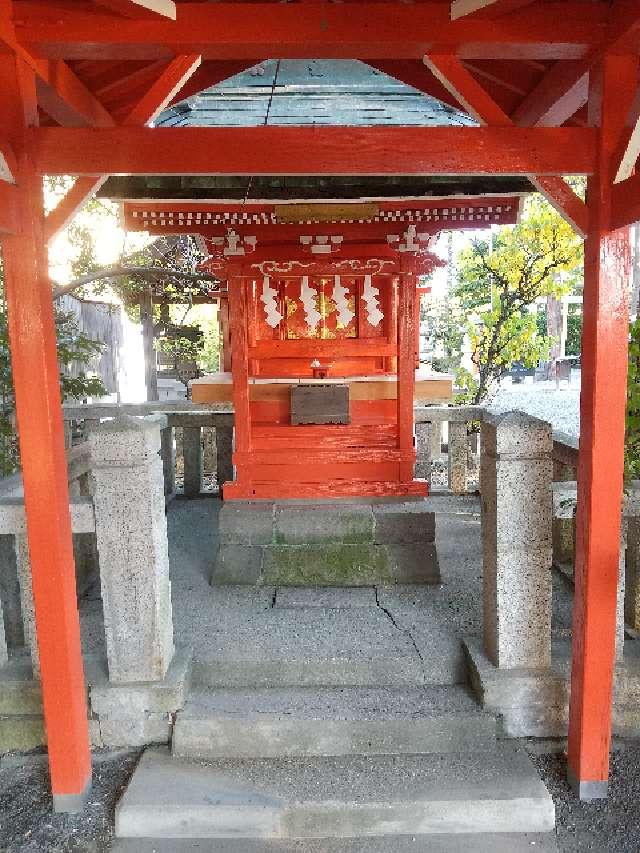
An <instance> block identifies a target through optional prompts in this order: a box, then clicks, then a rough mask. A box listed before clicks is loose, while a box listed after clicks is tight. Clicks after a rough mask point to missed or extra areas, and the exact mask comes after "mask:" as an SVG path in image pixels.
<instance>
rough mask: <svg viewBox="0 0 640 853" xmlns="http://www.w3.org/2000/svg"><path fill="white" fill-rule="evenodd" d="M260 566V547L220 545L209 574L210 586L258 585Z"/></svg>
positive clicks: (261, 548) (261, 557)
mask: <svg viewBox="0 0 640 853" xmlns="http://www.w3.org/2000/svg"><path fill="white" fill-rule="evenodd" d="M262 564H263V547H262V546H261V545H233V544H226V545H225V544H223V545H220V547H219V548H218V554H217V556H216V561H215V563H214V566H213V571H212V573H211V585H212V586H225V585H227V584H256V583H259V582H260V580H261V578H262Z"/></svg>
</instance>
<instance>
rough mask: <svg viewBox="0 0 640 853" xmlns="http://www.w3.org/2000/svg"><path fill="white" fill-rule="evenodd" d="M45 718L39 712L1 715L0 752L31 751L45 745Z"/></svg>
mask: <svg viewBox="0 0 640 853" xmlns="http://www.w3.org/2000/svg"><path fill="white" fill-rule="evenodd" d="M46 742H47V736H46V733H45V728H44V718H43V717H42V716H40V715H37V714H11V715H6V716H5V715H0V753H5V752H16V751H18V752H29V750H31V749H36V747H38V746H44V745H45V744H46Z"/></svg>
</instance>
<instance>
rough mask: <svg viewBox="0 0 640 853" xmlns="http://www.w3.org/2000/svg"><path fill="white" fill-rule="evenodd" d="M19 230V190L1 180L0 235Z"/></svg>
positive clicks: (14, 232)
mask: <svg viewBox="0 0 640 853" xmlns="http://www.w3.org/2000/svg"><path fill="white" fill-rule="evenodd" d="M17 231H18V190H17V189H16V187H15V186H14V185H13V184H8V183H5V182H4V181H0V237H1V236H2V235H4V234H16V233H17Z"/></svg>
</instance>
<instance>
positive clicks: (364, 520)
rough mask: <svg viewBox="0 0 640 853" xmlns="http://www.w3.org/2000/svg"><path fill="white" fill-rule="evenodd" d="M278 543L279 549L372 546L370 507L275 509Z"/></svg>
mask: <svg viewBox="0 0 640 853" xmlns="http://www.w3.org/2000/svg"><path fill="white" fill-rule="evenodd" d="M274 523H275V542H276V543H277V544H280V545H313V544H318V543H325V542H326V543H331V542H335V543H351V544H357V543H368V542H373V512H372V509H371V506H370V505H361V506H359V505H358V504H350V503H343V504H333V503H332V504H331V505H330V506H329V505H327V506H323V507H322V509H320V510H319V509H318V506H317V505H315V504H314V503H309V504H278V503H276V505H275V513H274Z"/></svg>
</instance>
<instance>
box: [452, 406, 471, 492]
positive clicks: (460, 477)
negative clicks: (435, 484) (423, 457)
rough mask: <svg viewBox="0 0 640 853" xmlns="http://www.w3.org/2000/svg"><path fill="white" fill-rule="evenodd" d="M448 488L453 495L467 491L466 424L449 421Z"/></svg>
mask: <svg viewBox="0 0 640 853" xmlns="http://www.w3.org/2000/svg"><path fill="white" fill-rule="evenodd" d="M449 488H450V489H451V491H452V492H453V493H454V495H463V494H464V493H465V492H466V491H467V424H466V423H465V422H464V421H461V422H457V421H449Z"/></svg>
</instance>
